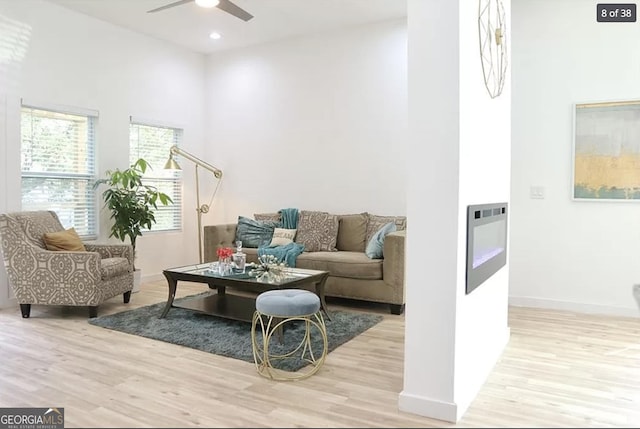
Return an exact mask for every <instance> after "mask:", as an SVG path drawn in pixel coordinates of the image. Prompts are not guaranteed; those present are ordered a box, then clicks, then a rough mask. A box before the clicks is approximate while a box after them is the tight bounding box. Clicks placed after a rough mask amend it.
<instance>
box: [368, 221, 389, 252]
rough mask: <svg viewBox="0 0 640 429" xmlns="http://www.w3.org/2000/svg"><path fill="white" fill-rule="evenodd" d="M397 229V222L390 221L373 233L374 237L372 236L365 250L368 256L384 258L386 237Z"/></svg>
mask: <svg viewBox="0 0 640 429" xmlns="http://www.w3.org/2000/svg"><path fill="white" fill-rule="evenodd" d="M396 229H397V228H396V224H395V223H393V222H388V223H385V224H384V225H383V226H382V228H380V229H379V230H378V231H377V232H376V233H375V234H373V237H371V240H369V242H368V243H367V249H366V250H365V252H364V253H365V254H366V255H367V257H369V258H371V259H382V258H383V257H384V252H383V249H384V238H385V237H386V236H387V234H389V233H390V232H396Z"/></svg>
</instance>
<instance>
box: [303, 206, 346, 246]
mask: <svg viewBox="0 0 640 429" xmlns="http://www.w3.org/2000/svg"><path fill="white" fill-rule="evenodd" d="M337 239H338V215H334V214H330V213H327V212H319V211H309V210H302V211H301V212H300V217H299V219H298V232H297V234H296V243H298V244H302V245H304V251H305V252H320V251H325V252H335V251H336V250H337V249H336V241H337Z"/></svg>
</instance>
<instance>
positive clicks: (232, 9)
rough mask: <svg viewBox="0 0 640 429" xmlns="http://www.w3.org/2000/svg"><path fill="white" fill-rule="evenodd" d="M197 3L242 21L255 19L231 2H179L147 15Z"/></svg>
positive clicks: (200, 0)
mask: <svg viewBox="0 0 640 429" xmlns="http://www.w3.org/2000/svg"><path fill="white" fill-rule="evenodd" d="M193 1H195V3H196V4H197V5H198V6H200V7H205V8H210V7H217V8H218V9H220V10H223V11H225V12H227V13H230V14H231V15H233V16H235V17H237V18H240V19H242V20H243V21H248V20H250V19H251V18H253V15H251V14H250V13H249V12H247V11H246V10H244V9H242V8H241V7H239V6H236V5H235V4H233V3H232V2H231V1H230V0H179V1H177V2H173V3H169V4H165V5H164V6H160V7H158V8H156V9H151V10H148V11H147V13H153V12H160V11H161V10H165V9H169V8H170V7H175V6H180V5H183V4H187V3H191V2H193Z"/></svg>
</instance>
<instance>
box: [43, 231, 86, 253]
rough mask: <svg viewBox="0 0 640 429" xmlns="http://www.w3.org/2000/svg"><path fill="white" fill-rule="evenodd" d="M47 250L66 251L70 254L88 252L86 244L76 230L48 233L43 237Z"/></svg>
mask: <svg viewBox="0 0 640 429" xmlns="http://www.w3.org/2000/svg"><path fill="white" fill-rule="evenodd" d="M42 240H43V241H44V244H45V246H47V250H66V251H70V252H86V251H87V249H85V247H84V243H82V240H80V236H79V235H78V233H77V232H76V230H75V229H74V228H69V229H67V230H65V231H57V232H46V233H45V234H44V235H43V236H42Z"/></svg>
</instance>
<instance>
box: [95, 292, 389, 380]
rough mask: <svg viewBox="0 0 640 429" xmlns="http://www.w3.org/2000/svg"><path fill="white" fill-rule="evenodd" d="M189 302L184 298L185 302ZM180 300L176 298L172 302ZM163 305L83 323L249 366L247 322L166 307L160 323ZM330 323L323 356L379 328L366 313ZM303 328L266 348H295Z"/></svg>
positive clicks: (293, 367)
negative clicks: (245, 363) (373, 327)
mask: <svg viewBox="0 0 640 429" xmlns="http://www.w3.org/2000/svg"><path fill="white" fill-rule="evenodd" d="M186 298H190V297H185V298H182V299H186ZM182 299H176V303H178V302H179V301H181V300H182ZM164 306H165V303H164V302H161V303H157V304H153V305H148V306H146V307H140V308H136V309H134V310H128V311H123V312H121V313H116V314H111V315H107V316H101V317H96V318H94V319H89V323H90V324H92V325H96V326H101V327H103V328H107V329H113V330H115V331H120V332H126V333H128V334H133V335H139V336H142V337H146V338H152V339H154V340H160V341H165V342H168V343H172V344H179V345H181V346H185V347H191V348H194V349H197V350H201V351H204V352H208V353H215V354H217V355H221V356H227V357H231V358H235V359H241V360H244V361H247V362H253V351H252V348H251V323H248V322H240V321H236V320H229V319H223V318H220V317H215V316H209V315H206V314H201V313H197V312H195V311H191V310H186V309H182V308H172V309H171V310H169V314H168V315H167V317H166V318H164V319H159V318H158V316H159V315H160V313H162V310H163V308H164ZM330 314H331V319H332V320H327V319H326V318H325V323H326V327H327V339H328V344H329V352H331V351H332V350H335V349H336V347H338V346H340V345H341V344H344V343H346V342H347V341H349V340H351V339H353V338H354V337H356V336H357V335H359V334H361V333H363V332H364V331H366V330H367V329H369V328H371V327H372V326H374V325H376V324H377V323H379V322H380V321H381V320H382V319H383V316H382V315H380V314H371V313H356V312H348V311H331V312H330ZM303 334H304V323H302V322H292V323H288V324H287V325H286V328H285V334H284V343H282V344H281V343H280V342H279V341H278V340H277V337H275V336H274V337H273V338H272V341H271V343H270V349H271V351H272V352H274V353H280V352H285V351H290V350H292V349H294V348H295V347H297V345H298V344H299V343H300V341H301V340H302V338H303ZM312 338H313V342H312V347H313V349H314V352H315V353H319V352H320V350H321V337H320V335H318V332H316V331H314V330H312ZM305 365H306V363H305V362H304V361H301V360H288V361H285V362H280V363H278V366H276V365H275V364H274V366H276V367H277V368H279V369H282V370H285V371H297V370H299V369H300V368H302V367H304V366H305Z"/></svg>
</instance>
